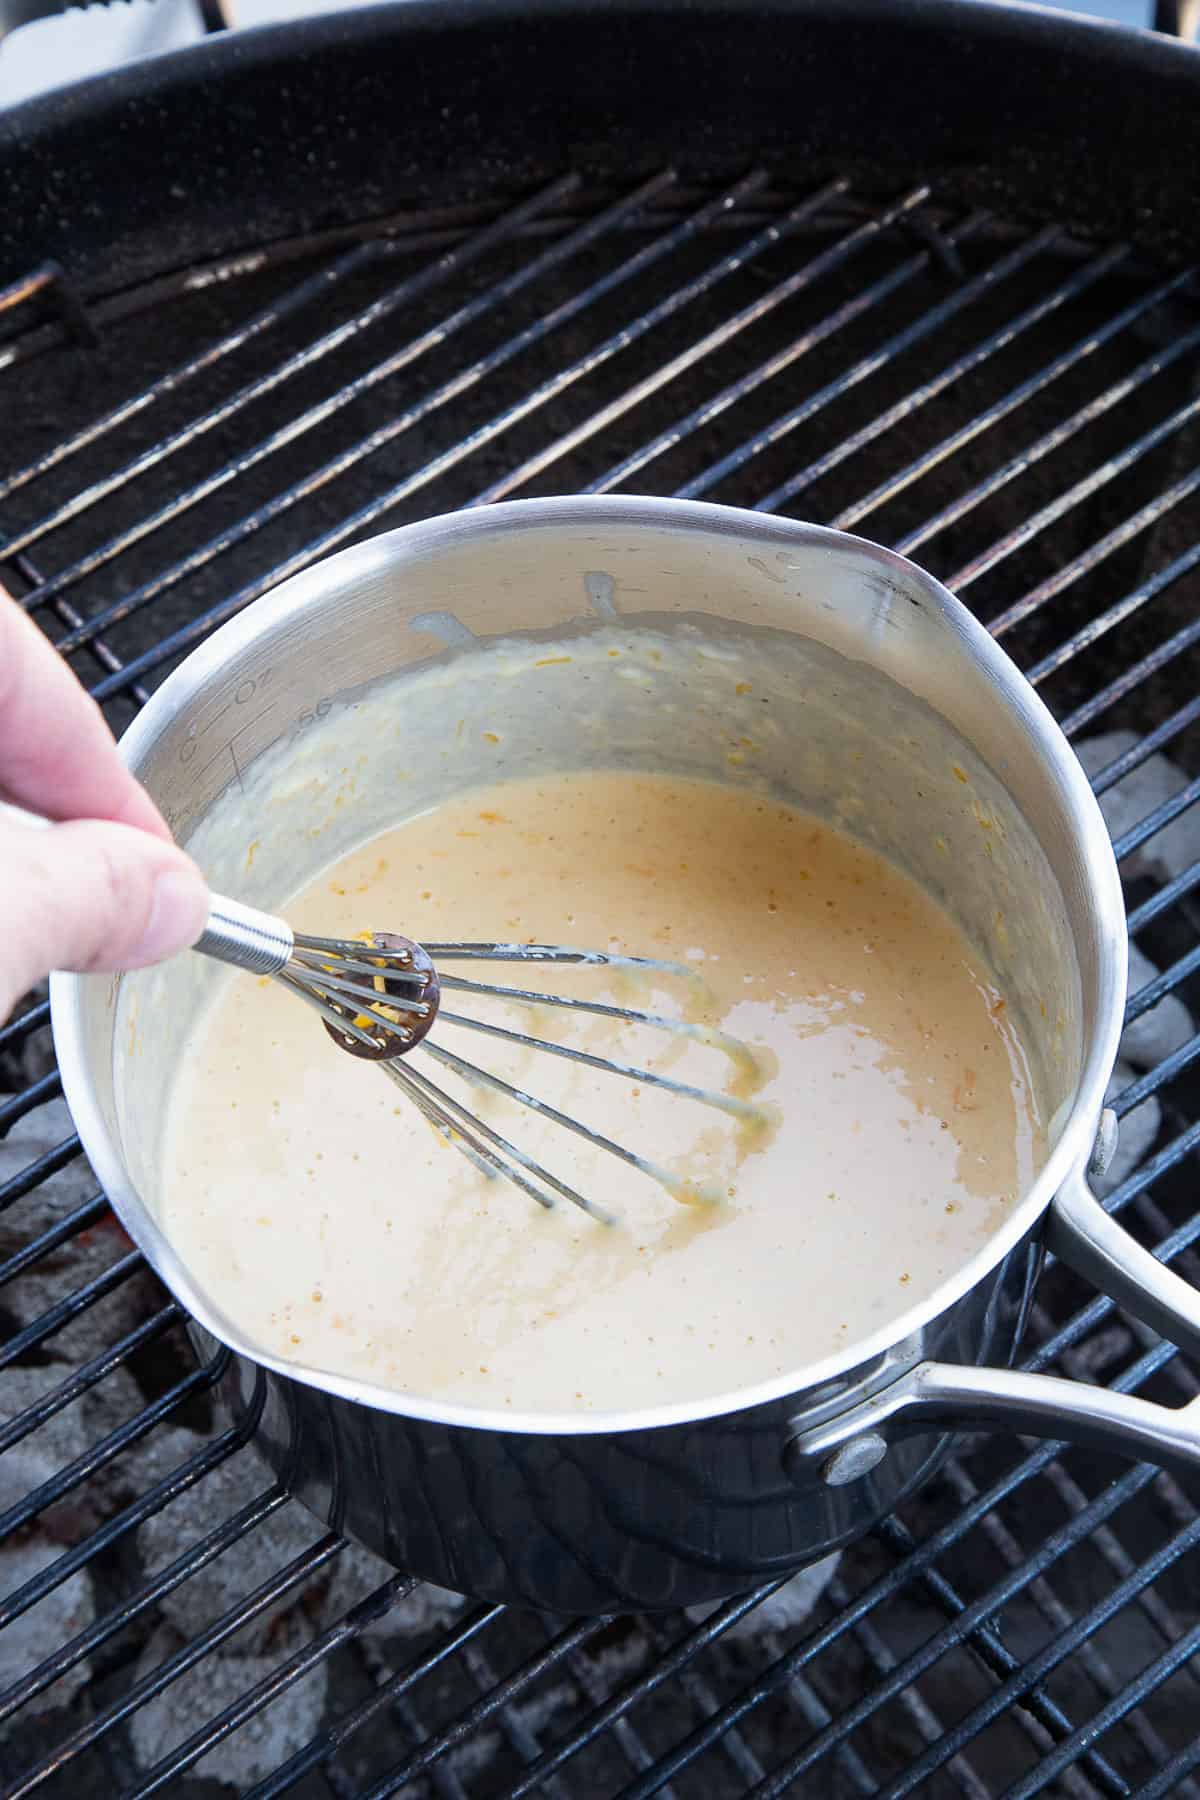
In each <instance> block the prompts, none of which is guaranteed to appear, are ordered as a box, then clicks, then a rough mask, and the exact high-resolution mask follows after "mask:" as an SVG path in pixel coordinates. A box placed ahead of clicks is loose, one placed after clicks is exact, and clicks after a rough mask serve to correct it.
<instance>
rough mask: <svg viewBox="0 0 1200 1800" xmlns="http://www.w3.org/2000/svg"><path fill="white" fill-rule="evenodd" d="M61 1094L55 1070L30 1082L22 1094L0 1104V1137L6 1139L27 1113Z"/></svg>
mask: <svg viewBox="0 0 1200 1800" xmlns="http://www.w3.org/2000/svg"><path fill="white" fill-rule="evenodd" d="M61 1092H62V1082H61V1081H60V1079H59V1076H58V1072H57V1070H55V1071H53V1072H52V1073H51V1074H49V1075H43V1077H42V1079H41V1080H40V1081H31V1082H30V1084H29V1086H28V1087H27V1088H26V1089H25V1091H24V1093H22V1094H15V1095H14V1096H13V1098H12V1099H11V1100H5V1101H3V1102H0V1137H6V1136H7V1134H8V1133H9V1132H10V1131H11V1130H12V1128H13V1126H14V1125H15V1124H16V1123H17V1120H18V1119H23V1118H24V1117H25V1115H26V1114H27V1113H31V1112H34V1111H36V1109H37V1108H38V1107H39V1106H44V1105H45V1104H46V1102H47V1100H53V1099H55V1098H56V1097H57V1096H58V1095H59V1094H60V1093H61Z"/></svg>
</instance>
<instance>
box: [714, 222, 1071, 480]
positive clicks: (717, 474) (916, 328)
mask: <svg viewBox="0 0 1200 1800" xmlns="http://www.w3.org/2000/svg"><path fill="white" fill-rule="evenodd" d="M986 217H987V215H986V214H975V215H973V216H972V218H971V219H970V220H968V221H967V225H966V227H965V228H964V232H963V233H960V234H959V235H960V236H962V235H964V234H965V232H966V231H968V230H973V229H974V228H975V226H976V225H977V224H982V223H983V221H984V220H985V219H986ZM1059 235H1060V234H1059V231H1058V228H1057V227H1056V226H1048V227H1047V228H1046V229H1045V230H1043V231H1039V232H1037V233H1036V234H1035V235H1034V236H1033V237H1031V238H1027V239H1026V240H1025V241H1024V242H1023V243H1020V244H1018V245H1017V246H1016V248H1015V249H1013V250H1010V251H1009V252H1008V254H1007V255H1006V256H1002V257H1000V258H999V259H998V260H997V261H996V262H994V263H992V264H991V265H990V266H989V267H988V268H986V269H984V270H983V271H982V273H981V274H979V275H976V276H973V277H972V279H971V280H970V281H966V282H964V283H963V284H962V286H961V287H958V288H956V289H955V290H954V292H953V293H951V294H950V295H948V297H947V298H946V299H945V300H943V301H941V302H940V303H939V304H938V305H937V306H934V307H931V308H930V309H929V310H928V311H927V312H924V313H922V314H921V316H920V318H919V319H916V320H914V322H913V323H912V324H911V325H907V326H905V328H904V330H903V331H898V332H895V333H894V334H893V335H892V336H891V337H890V338H886V339H885V340H884V342H883V343H882V344H881V345H880V346H879V348H878V350H873V351H872V352H871V353H870V354H869V355H867V356H863V357H860V358H859V360H858V361H857V362H855V363H852V364H851V366H850V368H848V369H847V370H846V371H845V372H844V373H843V374H842V375H839V376H838V377H837V378H836V379H835V380H834V381H831V382H828V383H826V384H825V386H824V387H821V388H819V389H818V390H817V392H816V393H815V394H810V395H809V396H808V398H807V399H805V400H802V401H801V402H800V403H799V405H797V406H794V407H791V408H789V409H788V411H787V412H785V413H781V414H780V415H779V416H778V417H777V418H775V419H773V420H772V421H771V423H770V424H769V425H767V426H765V427H764V429H763V430H762V431H757V432H755V433H754V435H753V436H752V437H749V438H747V439H746V440H745V441H744V442H743V443H741V444H739V445H738V446H737V448H736V449H734V450H731V451H729V452H728V454H727V455H725V456H723V457H720V458H719V459H718V460H717V461H716V462H714V463H710V464H709V465H708V467H707V468H706V469H703V470H701V472H700V474H699V475H696V476H694V477H693V478H692V480H691V481H689V482H688V483H687V484H686V486H684V487H682V488H681V489H680V490H679V493H680V496H681V497H682V498H686V499H689V500H695V499H699V498H700V496H701V495H702V494H706V493H708V492H709V491H710V490H711V489H712V488H714V487H715V486H716V485H717V484H718V482H720V481H723V480H725V479H726V478H727V477H728V476H729V475H732V474H734V473H735V472H736V471H737V470H738V469H740V468H741V467H742V466H743V465H744V464H746V463H748V462H749V461H751V460H752V458H753V457H755V456H758V455H759V454H761V452H762V451H763V450H765V449H767V448H768V446H770V445H773V444H777V443H779V442H780V441H781V440H782V439H783V438H785V437H788V436H790V435H791V433H792V432H793V431H795V430H796V428H797V426H799V425H802V424H804V423H806V422H807V420H809V419H811V418H813V417H814V416H815V414H817V413H818V412H821V411H822V410H823V409H824V408H825V407H826V406H828V405H829V403H830V402H831V401H833V400H837V399H840V398H841V397H842V395H843V394H846V393H848V392H849V391H850V389H851V388H853V387H857V386H858V384H859V383H860V382H862V381H866V380H867V379H868V377H870V376H872V375H875V374H877V373H878V372H879V370H880V369H882V368H884V367H885V366H886V365H887V364H888V363H890V362H892V361H893V360H894V359H895V358H896V357H897V356H901V355H903V353H904V352H905V351H906V350H911V349H912V348H913V346H914V345H916V344H919V343H921V342H923V341H924V339H925V338H927V337H929V336H930V335H931V333H933V332H934V331H936V330H937V328H938V326H939V325H944V324H945V323H946V321H947V320H948V319H952V318H953V317H954V316H955V314H956V313H959V312H961V311H962V309H963V307H964V306H969V305H970V303H971V302H972V301H973V300H977V299H979V298H980V297H981V296H982V295H984V294H986V293H988V292H990V290H991V289H992V288H994V287H995V286H996V285H997V284H998V283H999V282H1001V281H1003V280H1004V279H1005V277H1006V276H1008V275H1012V274H1015V273H1016V271H1017V270H1018V269H1021V268H1023V267H1024V266H1025V264H1026V263H1028V262H1031V261H1032V260H1033V259H1034V258H1035V257H1036V256H1038V255H1039V254H1040V253H1041V251H1043V250H1046V249H1049V248H1050V246H1051V245H1053V244H1054V243H1056V242H1057V240H1058V237H1059ZM803 477H804V471H801V474H800V476H799V477H793V478H792V480H800V481H801V482H802V481H803ZM792 480H789V481H785V482H784V483H782V485H781V486H779V487H777V488H774V489H772V490H771V492H770V493H768V494H764V495H763V496H762V498H761V499H759V500H756V501H755V502H754V505H755V508H756V509H757V510H758V511H759V512H771V511H777V510H778V509H779V508H780V507H782V506H784V505H785V504H786V503H787V501H788V500H789V499H790V498H791V495H792ZM797 491H798V490H797Z"/></svg>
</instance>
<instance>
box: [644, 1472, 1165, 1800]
mask: <svg viewBox="0 0 1200 1800" xmlns="http://www.w3.org/2000/svg"><path fill="white" fill-rule="evenodd" d="M1052 1448H1053V1447H1052ZM1057 1448H1059V1449H1061V1448H1062V1446H1061V1445H1060V1446H1057ZM1047 1460H1049V1459H1047ZM1151 1479H1152V1473H1151V1471H1149V1470H1146V1469H1144V1468H1141V1467H1138V1468H1134V1469H1131V1470H1130V1471H1129V1473H1128V1474H1127V1475H1125V1476H1124V1477H1122V1478H1121V1479H1120V1480H1119V1481H1117V1482H1115V1483H1114V1484H1113V1486H1112V1487H1111V1488H1110V1489H1108V1490H1107V1492H1106V1493H1104V1494H1102V1495H1100V1496H1099V1497H1098V1498H1097V1499H1096V1500H1093V1501H1092V1502H1091V1504H1090V1505H1089V1506H1088V1507H1087V1508H1085V1510H1084V1512H1083V1513H1080V1514H1078V1515H1077V1516H1076V1518H1075V1519H1073V1520H1071V1521H1070V1522H1069V1523H1068V1524H1067V1525H1065V1526H1063V1527H1062V1529H1061V1530H1060V1531H1059V1532H1057V1533H1055V1534H1054V1535H1053V1537H1052V1538H1050V1539H1048V1540H1046V1541H1045V1542H1043V1543H1042V1544H1041V1545H1040V1546H1039V1547H1038V1549H1037V1550H1036V1551H1035V1552H1034V1553H1033V1555H1032V1556H1031V1557H1030V1558H1029V1559H1028V1561H1027V1562H1026V1564H1025V1566H1024V1567H1022V1568H1021V1569H1016V1570H1010V1571H1009V1573H1008V1575H1007V1576H1003V1577H1001V1579H1000V1580H999V1581H997V1582H996V1583H995V1584H994V1585H993V1586H992V1587H991V1588H990V1589H989V1590H988V1592H987V1593H985V1594H983V1595H981V1596H980V1598H979V1599H978V1600H975V1601H972V1603H971V1604H970V1605H969V1606H968V1607H966V1608H965V1609H964V1611H963V1613H962V1614H960V1615H959V1618H958V1620H956V1621H955V1623H953V1624H951V1625H947V1626H944V1627H943V1628H942V1630H941V1631H939V1632H937V1633H936V1634H935V1635H934V1636H933V1637H932V1638H930V1639H929V1640H928V1641H927V1642H926V1643H924V1644H922V1645H921V1646H920V1647H919V1648H918V1649H917V1650H915V1651H913V1652H911V1653H910V1654H909V1656H907V1657H906V1658H905V1659H904V1660H903V1661H902V1662H900V1663H898V1664H897V1666H896V1670H895V1672H894V1673H893V1674H892V1675H890V1676H888V1677H887V1678H886V1679H885V1680H884V1681H883V1682H881V1683H880V1684H879V1685H878V1686H877V1687H876V1688H875V1690H874V1692H873V1693H872V1694H870V1695H868V1696H867V1697H866V1698H865V1699H863V1700H861V1701H859V1702H858V1703H857V1704H856V1705H854V1706H852V1707H850V1708H849V1709H848V1710H847V1711H846V1712H844V1713H843V1714H842V1715H841V1717H840V1719H839V1720H838V1722H837V1725H836V1727H835V1728H834V1729H833V1730H832V1731H829V1732H822V1733H820V1734H819V1735H818V1736H817V1737H816V1738H814V1739H813V1740H812V1741H811V1742H810V1743H809V1744H807V1745H806V1746H805V1747H804V1749H803V1750H801V1751H799V1752H798V1753H797V1754H796V1755H795V1756H793V1757H791V1758H789V1759H788V1761H787V1762H786V1763H785V1764H783V1765H782V1766H781V1767H780V1768H778V1769H775V1770H774V1771H773V1772H772V1774H771V1775H770V1776H769V1777H768V1779H767V1781H766V1783H764V1784H763V1785H762V1786H761V1787H760V1788H759V1789H757V1790H755V1792H754V1793H753V1795H752V1797H751V1800H770V1797H771V1796H774V1795H777V1794H782V1793H785V1792H786V1791H787V1788H788V1786H789V1785H790V1784H791V1783H792V1782H794V1781H796V1780H798V1779H799V1777H800V1776H801V1775H802V1774H804V1773H806V1772H807V1771H808V1770H809V1769H811V1768H812V1767H813V1766H814V1765H815V1764H816V1763H817V1762H819V1761H820V1760H821V1759H822V1758H823V1757H824V1756H825V1755H826V1754H827V1752H828V1751H829V1749H830V1748H831V1747H832V1742H833V1738H834V1732H835V1731H836V1733H837V1734H838V1735H840V1736H844V1735H845V1734H846V1733H847V1732H849V1731H850V1730H852V1729H853V1728H854V1727H855V1726H856V1725H858V1724H860V1723H861V1722H862V1721H863V1720H864V1719H865V1718H867V1717H868V1716H869V1715H870V1714H871V1713H872V1712H873V1711H875V1710H876V1708H877V1707H878V1706H879V1704H880V1703H881V1701H882V1700H883V1699H884V1698H887V1699H891V1698H894V1697H895V1695H896V1694H897V1693H898V1692H899V1691H900V1689H901V1688H902V1687H903V1686H904V1685H905V1684H906V1683H907V1682H909V1681H911V1680H913V1678H914V1677H915V1676H916V1675H918V1674H920V1673H923V1672H924V1671H926V1670H928V1669H930V1668H931V1667H932V1666H933V1664H934V1663H935V1662H937V1661H938V1659H939V1658H940V1657H941V1656H942V1655H944V1653H945V1651H946V1650H947V1649H949V1648H951V1647H952V1646H953V1645H954V1644H956V1643H958V1642H960V1641H961V1637H962V1635H963V1634H964V1627H965V1629H966V1630H969V1629H971V1628H972V1627H973V1626H974V1625H975V1624H976V1623H978V1622H979V1621H981V1620H983V1619H986V1618H987V1617H988V1616H989V1615H990V1614H992V1613H994V1612H997V1611H998V1610H999V1609H1000V1608H1001V1607H1003V1606H1005V1605H1008V1604H1009V1603H1010V1602H1011V1600H1012V1599H1013V1598H1014V1597H1015V1596H1016V1595H1017V1594H1018V1593H1020V1592H1022V1591H1023V1590H1024V1589H1025V1588H1026V1587H1027V1586H1028V1585H1029V1583H1030V1582H1031V1581H1032V1580H1033V1579H1034V1578H1035V1577H1036V1576H1037V1575H1038V1574H1041V1573H1043V1572H1044V1570H1045V1568H1047V1567H1049V1565H1050V1564H1051V1563H1052V1562H1054V1561H1056V1560H1057V1559H1058V1558H1059V1557H1060V1556H1062V1555H1063V1554H1064V1552H1065V1551H1066V1550H1067V1549H1068V1548H1069V1547H1070V1546H1071V1545H1072V1544H1075V1543H1078V1542H1080V1541H1081V1539H1083V1538H1084V1537H1086V1536H1088V1535H1089V1532H1090V1529H1091V1528H1092V1526H1094V1525H1095V1523H1096V1522H1097V1521H1098V1520H1100V1519H1102V1518H1107V1517H1108V1516H1109V1515H1110V1514H1111V1513H1112V1512H1114V1511H1116V1510H1117V1507H1118V1506H1120V1505H1122V1504H1124V1502H1125V1501H1126V1500H1127V1499H1129V1498H1130V1497H1132V1495H1133V1494H1135V1493H1136V1492H1138V1490H1139V1489H1140V1488H1142V1487H1144V1486H1146V1484H1147V1483H1148V1482H1149V1481H1150V1480H1151ZM1080 1520H1086V1524H1084V1525H1082V1526H1081V1524H1080ZM922 1548H924V1546H922ZM860 1604H861V1598H860ZM811 1654H812V1651H811V1649H810V1648H808V1647H805V1646H800V1647H799V1648H798V1649H796V1650H794V1651H791V1652H789V1653H788V1655H787V1656H785V1657H783V1658H781V1659H780V1661H779V1662H777V1663H774V1664H772V1666H771V1667H770V1668H769V1669H768V1670H767V1671H766V1673H765V1674H764V1675H763V1677H762V1678H761V1679H760V1681H759V1682H758V1683H756V1684H755V1687H754V1688H751V1689H750V1690H748V1693H747V1695H744V1696H741V1697H740V1698H739V1701H738V1702H736V1703H735V1704H736V1705H738V1706H739V1707H741V1706H742V1705H743V1704H744V1702H745V1701H746V1700H748V1699H749V1698H750V1696H751V1695H753V1696H754V1700H753V1702H752V1703H753V1704H755V1705H757V1704H758V1703H759V1702H760V1700H761V1699H764V1698H766V1696H767V1694H768V1693H769V1692H770V1691H771V1690H772V1689H773V1688H775V1687H777V1686H778V1685H779V1682H780V1680H781V1679H783V1678H784V1675H785V1674H786V1672H787V1666H788V1665H789V1664H790V1663H791V1662H792V1660H793V1659H795V1660H796V1661H797V1662H804V1661H807V1660H808V1658H809V1657H810V1656H811ZM1033 1666H1034V1665H1033V1664H1032V1663H1030V1664H1027V1665H1026V1666H1025V1668H1024V1669H1019V1670H1018V1671H1017V1672H1016V1673H1015V1674H1014V1675H1012V1676H1011V1677H1010V1678H1009V1679H1010V1680H1011V1681H1012V1682H1013V1683H1014V1684H1015V1683H1018V1682H1023V1681H1025V1679H1026V1676H1027V1674H1028V1671H1029V1670H1030V1669H1031V1668H1032V1667H1033ZM1030 1679H1031V1680H1032V1679H1036V1677H1032V1676H1031V1677H1030ZM768 1684H769V1685H768ZM759 1688H762V1689H763V1692H762V1693H761V1694H760V1693H759V1692H758V1689H759ZM976 1711H977V1713H978V1714H979V1715H980V1718H981V1722H984V1721H985V1719H993V1718H996V1717H998V1716H999V1714H1000V1713H1001V1712H1002V1711H1003V1705H1002V1704H1001V1703H997V1700H996V1693H995V1692H993V1693H992V1694H990V1695H989V1696H988V1698H987V1700H986V1701H984V1702H982V1703H981V1705H980V1707H979V1708H977V1709H976ZM714 1723H715V1721H714ZM709 1729H710V1730H711V1726H710V1727H709ZM977 1729H978V1727H977ZM682 1748H683V1746H681V1747H680V1749H682ZM936 1748H937V1747H936V1746H935V1752H936ZM926 1754H927V1755H928V1754H929V1753H928V1752H927V1753H926ZM664 1760H665V1759H664ZM902 1779H903V1778H902ZM901 1791H904V1790H903V1789H902V1790H901ZM645 1792H646V1794H647V1795H648V1794H650V1793H653V1792H654V1789H653V1788H652V1787H647V1788H646V1790H645ZM624 1800H643V1795H642V1794H641V1793H636V1794H634V1793H631V1794H629V1795H628V1796H626V1797H624Z"/></svg>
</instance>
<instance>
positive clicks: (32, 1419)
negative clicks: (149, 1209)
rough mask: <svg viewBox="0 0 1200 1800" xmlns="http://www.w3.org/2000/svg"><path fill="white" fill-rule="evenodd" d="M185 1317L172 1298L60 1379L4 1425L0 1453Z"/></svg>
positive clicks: (68, 1404)
mask: <svg viewBox="0 0 1200 1800" xmlns="http://www.w3.org/2000/svg"><path fill="white" fill-rule="evenodd" d="M182 1318H183V1309H182V1307H180V1306H178V1305H177V1304H176V1302H175V1301H174V1300H171V1301H168V1303H167V1305H166V1306H163V1307H160V1308H159V1310H158V1312H156V1313H152V1314H151V1315H150V1317H149V1318H148V1319H145V1320H143V1322H142V1323H141V1324H140V1325H135V1326H134V1328H133V1330H132V1331H129V1332H127V1333H126V1334H125V1336H124V1337H123V1338H121V1339H120V1340H119V1341H118V1342H117V1343H115V1344H114V1345H113V1347H112V1349H111V1350H102V1351H101V1352H100V1353H99V1355H97V1356H93V1357H92V1359H91V1361H90V1362H85V1363H81V1364H80V1366H79V1367H78V1368H77V1369H76V1370H75V1372H74V1374H73V1375H70V1376H68V1377H67V1379H66V1381H63V1382H60V1383H59V1385H58V1387H56V1388H54V1389H53V1390H52V1391H51V1392H50V1393H48V1394H45V1395H43V1397H42V1398H41V1399H40V1400H35V1401H33V1402H32V1403H31V1404H30V1405H29V1406H26V1407H25V1408H24V1409H23V1410H22V1411H21V1412H19V1413H14V1414H13V1416H12V1418H11V1419H9V1420H8V1421H7V1423H6V1424H5V1425H3V1426H0V1455H2V1454H3V1452H4V1451H5V1450H10V1449H11V1448H12V1446H13V1445H14V1444H17V1443H20V1441H21V1439H22V1438H23V1437H27V1436H28V1435H29V1433H30V1432H31V1431H36V1430H37V1429H38V1427H39V1426H40V1425H44V1424H46V1422H47V1420H49V1419H52V1418H54V1416H55V1414H56V1413H60V1412H61V1411H62V1410H63V1408H64V1407H66V1406H70V1404H71V1402H72V1401H73V1400H78V1398H79V1396H80V1395H81V1394H85V1393H86V1392H87V1391H88V1389H89V1388H92V1387H95V1385H96V1383H97V1382H98V1381H103V1380H104V1378H105V1376H106V1375H111V1374H112V1371H113V1370H114V1369H116V1368H119V1367H120V1366H121V1364H122V1363H125V1362H128V1361H129V1358H130V1357H131V1356H136V1355H137V1353H138V1351H139V1350H142V1349H144V1348H145V1346H146V1345H148V1344H152V1343H154V1342H155V1340H156V1339H158V1338H160V1337H161V1336H162V1335H163V1333H164V1332H165V1331H167V1330H168V1329H169V1328H170V1327H171V1326H172V1325H175V1324H177V1323H178V1322H179V1320H180V1319H182Z"/></svg>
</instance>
